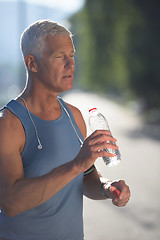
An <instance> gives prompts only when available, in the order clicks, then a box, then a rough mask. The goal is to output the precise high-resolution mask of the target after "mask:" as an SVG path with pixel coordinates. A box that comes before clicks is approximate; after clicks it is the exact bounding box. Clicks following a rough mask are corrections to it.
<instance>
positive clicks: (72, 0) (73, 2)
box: [0, 0, 85, 13]
mask: <svg viewBox="0 0 160 240" xmlns="http://www.w3.org/2000/svg"><path fill="white" fill-rule="evenodd" d="M0 1H4V0H0ZM8 1H12V2H13V1H14V2H17V1H25V2H31V3H35V4H38V5H43V6H49V7H54V8H59V9H60V10H63V11H64V12H66V13H74V12H76V11H77V10H79V9H80V8H81V7H82V6H83V4H84V1H85V0H8Z"/></svg>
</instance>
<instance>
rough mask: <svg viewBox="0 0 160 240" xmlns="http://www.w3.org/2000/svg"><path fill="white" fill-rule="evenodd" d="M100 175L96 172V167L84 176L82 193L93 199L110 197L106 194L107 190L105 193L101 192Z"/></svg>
mask: <svg viewBox="0 0 160 240" xmlns="http://www.w3.org/2000/svg"><path fill="white" fill-rule="evenodd" d="M101 177H102V176H101V175H100V173H98V172H97V170H96V169H94V171H93V172H92V173H90V174H89V175H87V176H85V177H84V187H83V193H84V195H85V196H86V197H88V198H91V199H94V200H103V199H107V198H110V197H109V195H107V190H106V192H105V195H103V194H102V178H101Z"/></svg>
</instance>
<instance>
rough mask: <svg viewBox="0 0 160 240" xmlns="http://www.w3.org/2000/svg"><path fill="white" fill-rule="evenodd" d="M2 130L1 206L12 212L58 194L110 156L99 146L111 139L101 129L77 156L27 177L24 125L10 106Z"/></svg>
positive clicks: (0, 138) (0, 146) (4, 115)
mask: <svg viewBox="0 0 160 240" xmlns="http://www.w3.org/2000/svg"><path fill="white" fill-rule="evenodd" d="M0 133H1V135H0V166H1V167H0V207H1V208H2V209H3V211H4V212H5V213H6V214H7V215H8V216H15V215H17V214H19V213H21V212H23V211H26V210H28V209H32V208H34V207H36V206H38V205H40V204H42V203H44V202H45V201H47V200H48V199H49V198H51V197H52V196H54V195H55V194H56V193H57V192H58V191H60V190H61V189H62V188H63V187H64V186H66V185H67V184H68V183H69V182H70V181H71V180H72V179H74V178H75V177H76V176H77V175H78V174H80V173H81V172H84V171H85V170H87V169H88V168H90V167H91V166H92V165H93V164H94V162H95V160H96V159H97V158H98V157H101V156H108V154H109V153H107V152H105V151H101V152H99V151H98V150H99V149H103V148H105V147H107V146H106V141H107V140H111V139H110V138H111V137H110V136H108V133H107V132H106V131H102V130H101V131H97V132H95V133H94V134H92V135H91V136H90V137H89V138H87V139H86V140H85V142H84V144H83V147H82V148H81V151H80V153H79V154H78V155H77V157H76V158H75V159H73V160H71V161H70V162H68V163H66V164H64V165H62V166H60V167H58V168H55V169H53V170H52V171H51V172H49V173H48V174H46V175H43V176H40V177H35V178H24V172H23V164H22V159H21V152H22V150H23V147H24V144H25V134H24V129H23V127H22V125H21V123H20V121H19V119H18V118H17V117H16V116H14V115H13V114H11V113H10V112H9V111H8V110H6V111H5V113H4V114H3V116H2V117H1V118H0ZM112 140H113V139H112Z"/></svg>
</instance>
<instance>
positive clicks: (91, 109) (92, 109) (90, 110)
mask: <svg viewBox="0 0 160 240" xmlns="http://www.w3.org/2000/svg"><path fill="white" fill-rule="evenodd" d="M94 110H97V108H90V109H89V112H92V111H94Z"/></svg>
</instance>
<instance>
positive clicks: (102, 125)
mask: <svg viewBox="0 0 160 240" xmlns="http://www.w3.org/2000/svg"><path fill="white" fill-rule="evenodd" d="M89 115H90V116H89V126H90V129H91V131H92V132H94V131H95V130H107V131H110V132H111V130H110V128H109V125H108V122H107V120H106V118H105V117H104V116H103V115H102V114H101V113H100V112H99V111H98V110H97V108H91V109H89ZM112 144H115V145H116V143H112ZM104 150H105V151H106V152H109V153H113V154H114V155H115V156H114V157H103V160H104V162H105V164H106V165H107V166H108V167H111V166H115V165H117V164H119V163H120V161H121V154H120V152H119V149H111V148H105V149H104Z"/></svg>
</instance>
